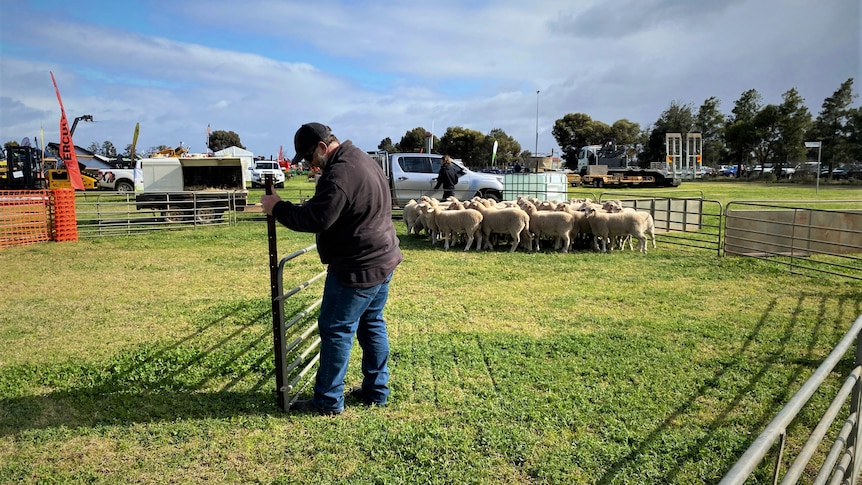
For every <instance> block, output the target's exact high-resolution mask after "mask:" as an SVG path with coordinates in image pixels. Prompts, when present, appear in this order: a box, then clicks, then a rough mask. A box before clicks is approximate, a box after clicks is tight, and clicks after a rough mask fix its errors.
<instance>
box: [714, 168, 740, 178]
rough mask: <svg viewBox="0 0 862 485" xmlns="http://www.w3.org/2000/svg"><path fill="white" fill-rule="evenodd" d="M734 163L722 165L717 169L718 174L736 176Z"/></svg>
mask: <svg viewBox="0 0 862 485" xmlns="http://www.w3.org/2000/svg"><path fill="white" fill-rule="evenodd" d="M736 169H737V167H736V165H722V166H721V168H719V169H718V174H719V175H721V176H723V177H736Z"/></svg>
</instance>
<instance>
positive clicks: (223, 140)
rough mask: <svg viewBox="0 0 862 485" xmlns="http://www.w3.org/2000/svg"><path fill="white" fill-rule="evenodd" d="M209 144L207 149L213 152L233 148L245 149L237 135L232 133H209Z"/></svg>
mask: <svg viewBox="0 0 862 485" xmlns="http://www.w3.org/2000/svg"><path fill="white" fill-rule="evenodd" d="M209 143H210V144H209V147H208V148H209V149H210V151H213V152H217V151H220V150H224V149H225V148H230V147H234V146H235V147H239V148H242V149H243V150H244V149H245V147H244V146H242V142H240V140H239V135H237V134H236V133H234V132H233V131H225V130H215V131H213V132H212V133H210V139H209Z"/></svg>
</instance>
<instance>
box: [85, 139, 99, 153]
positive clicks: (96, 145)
mask: <svg viewBox="0 0 862 485" xmlns="http://www.w3.org/2000/svg"><path fill="white" fill-rule="evenodd" d="M101 149H102V147H101V146H99V142H97V141H94V142H93V143H90V146H88V147H87V150H88V151H90V152H93V153H99V151H100V150H101Z"/></svg>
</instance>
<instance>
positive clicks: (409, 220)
mask: <svg viewBox="0 0 862 485" xmlns="http://www.w3.org/2000/svg"><path fill="white" fill-rule="evenodd" d="M417 205H419V203H418V202H416V200H415V199H410V200H409V201H408V202H407V203H406V204H405V205H404V212H403V214H402V217H403V219H404V223H405V224H406V225H407V235H408V236H409V235H410V234H414V233H415V234H417V235H418V234H419V230H420V227H421V226H419V224H418V223H417V221H418V219H419V216H420V215H421V213H420V212H419V210H418V209H417V208H416V206H417Z"/></svg>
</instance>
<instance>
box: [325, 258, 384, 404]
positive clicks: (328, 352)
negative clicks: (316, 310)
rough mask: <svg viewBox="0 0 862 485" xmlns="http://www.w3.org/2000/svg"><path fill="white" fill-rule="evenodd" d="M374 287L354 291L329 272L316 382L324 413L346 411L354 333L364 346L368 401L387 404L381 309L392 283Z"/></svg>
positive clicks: (365, 393) (364, 368)
mask: <svg viewBox="0 0 862 485" xmlns="http://www.w3.org/2000/svg"><path fill="white" fill-rule="evenodd" d="M391 279H392V274H391V273H390V274H389V276H388V277H387V278H386V281H384V282H383V283H380V284H379V285H377V286H372V287H371V288H351V287H348V286H344V285H342V284H341V283H339V282H338V277H337V276H336V275H335V274H333V273H329V274H327V275H326V283H325V284H324V287H323V302H322V303H321V306H320V317H318V322H317V323H318V327H319V329H320V366H319V368H318V369H317V379H316V380H315V383H314V398H313V400H312V403H313V404H314V406H315V407H317V408H318V409H321V410H325V411H339V412H340V411H342V410H343V409H344V376H345V374H346V373H347V364H348V361H349V360H350V349H351V348H352V347H353V335H354V334H355V335H356V339H357V340H358V341H359V346H360V347H362V375H363V376H364V378H363V380H362V391H363V396H364V397H365V399H367V400H369V401H371V402H374V403H377V404H381V405H382V404H386V400H387V399H388V398H389V367H388V365H387V363H388V361H389V336H388V335H387V333H386V321H385V320H384V319H383V307H384V306H386V300H387V298H388V297H389V281H390V280H391Z"/></svg>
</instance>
